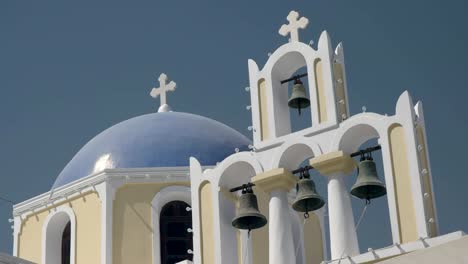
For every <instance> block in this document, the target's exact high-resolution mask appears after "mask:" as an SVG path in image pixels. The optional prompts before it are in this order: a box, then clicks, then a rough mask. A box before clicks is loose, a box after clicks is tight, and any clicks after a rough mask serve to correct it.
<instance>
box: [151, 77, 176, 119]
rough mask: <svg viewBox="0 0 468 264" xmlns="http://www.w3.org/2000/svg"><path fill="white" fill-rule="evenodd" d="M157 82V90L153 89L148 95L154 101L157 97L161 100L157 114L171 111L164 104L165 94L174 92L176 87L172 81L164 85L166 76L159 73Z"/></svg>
mask: <svg viewBox="0 0 468 264" xmlns="http://www.w3.org/2000/svg"><path fill="white" fill-rule="evenodd" d="M158 80H159V88H153V89H152V90H151V92H150V95H151V97H153V98H155V99H156V98H158V96H160V98H161V106H160V107H159V109H158V112H168V111H170V110H171V108H170V107H169V105H167V103H166V92H173V91H175V89H176V86H177V85H176V83H175V82H174V81H170V82H169V83H166V82H167V75H166V74H164V73H161V75H159V78H158Z"/></svg>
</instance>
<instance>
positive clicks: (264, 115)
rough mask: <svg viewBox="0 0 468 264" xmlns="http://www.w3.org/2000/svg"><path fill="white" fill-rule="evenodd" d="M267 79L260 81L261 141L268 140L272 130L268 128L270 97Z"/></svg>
mask: <svg viewBox="0 0 468 264" xmlns="http://www.w3.org/2000/svg"><path fill="white" fill-rule="evenodd" d="M267 92H268V91H267V86H266V81H265V79H260V80H259V81H258V105H259V111H260V128H261V129H260V130H261V140H266V139H268V138H269V137H270V129H269V128H268V96H267Z"/></svg>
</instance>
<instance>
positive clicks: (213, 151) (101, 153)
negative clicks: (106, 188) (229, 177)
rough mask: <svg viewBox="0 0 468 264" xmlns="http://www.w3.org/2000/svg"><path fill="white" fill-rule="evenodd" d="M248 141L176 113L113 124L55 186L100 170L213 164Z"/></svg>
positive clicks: (207, 121)
mask: <svg viewBox="0 0 468 264" xmlns="http://www.w3.org/2000/svg"><path fill="white" fill-rule="evenodd" d="M249 144H250V140H249V139H248V138H246V137H245V136H243V135H242V134H240V133H239V132H237V131H235V130H234V129H232V128H230V127H228V126H226V125H224V124H222V123H220V122H217V121H215V120H212V119H209V118H206V117H202V116H198V115H193V114H187V113H180V112H163V113H153V114H147V115H143V116H138V117H135V118H131V119H129V120H126V121H124V122H121V123H119V124H116V125H114V126H112V127H110V128H108V129H106V130H104V131H103V132H101V133H100V134H99V135H97V136H96V137H94V138H93V139H91V140H90V141H89V142H88V143H87V144H86V145H85V146H84V147H83V148H82V149H81V150H80V151H79V152H78V153H77V154H76V155H75V156H74V157H73V159H72V160H71V161H70V162H69V163H68V164H67V166H65V168H64V169H63V170H62V172H61V173H60V175H59V176H58V178H57V179H56V180H55V183H54V185H53V188H56V187H59V186H62V185H65V184H67V183H70V182H73V181H75V180H77V179H80V178H83V177H86V176H88V175H90V174H92V173H96V172H99V171H102V170H104V169H114V168H147V167H177V166H189V158H190V157H195V158H197V159H198V160H199V161H200V163H201V164H202V165H204V166H209V165H216V163H217V162H220V161H222V160H223V159H224V158H226V157H227V156H229V155H231V154H232V153H234V152H235V149H236V148H239V150H241V151H242V150H247V149H248V145H249Z"/></svg>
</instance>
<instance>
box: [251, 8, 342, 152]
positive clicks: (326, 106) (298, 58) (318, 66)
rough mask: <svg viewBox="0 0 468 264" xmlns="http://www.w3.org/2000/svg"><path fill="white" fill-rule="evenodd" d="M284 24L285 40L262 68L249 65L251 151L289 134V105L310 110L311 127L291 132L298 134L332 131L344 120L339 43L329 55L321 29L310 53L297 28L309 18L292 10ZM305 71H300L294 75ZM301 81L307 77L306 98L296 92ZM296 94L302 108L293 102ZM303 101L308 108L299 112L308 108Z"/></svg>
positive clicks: (299, 92)
mask: <svg viewBox="0 0 468 264" xmlns="http://www.w3.org/2000/svg"><path fill="white" fill-rule="evenodd" d="M287 20H288V24H284V25H283V26H281V28H280V30H279V33H280V34H281V35H283V36H288V35H289V42H288V43H286V44H284V45H282V46H281V47H279V48H278V49H277V50H276V51H275V52H274V53H273V54H271V55H270V57H269V59H268V61H267V62H266V64H265V65H264V66H263V68H262V69H261V70H260V69H259V67H258V65H257V63H256V62H255V61H253V60H249V61H248V66H249V80H250V96H251V102H252V125H253V129H252V131H253V139H254V146H255V148H256V149H261V148H265V147H268V146H272V145H278V144H281V142H284V139H285V138H286V137H287V135H289V134H291V121H290V116H289V109H288V107H292V108H298V109H299V110H300V111H310V112H311V123H312V126H311V127H308V128H305V129H303V130H301V131H297V132H295V133H297V134H299V135H302V136H308V135H312V134H316V133H317V132H318V131H322V130H326V129H330V128H333V127H335V126H336V125H337V124H339V123H340V122H342V121H343V120H345V119H346V118H348V116H349V110H348V98H347V91H346V74H345V67H344V57H343V45H342V44H341V43H340V44H339V45H338V46H337V48H336V50H335V51H333V49H332V47H331V42H330V37H329V35H328V33H327V32H326V31H324V32H322V34H321V36H320V39H319V41H318V45H317V49H314V48H313V47H312V46H311V45H308V44H305V43H303V42H301V41H300V40H299V33H298V30H299V29H305V28H306V26H307V25H308V23H309V21H308V19H307V18H305V17H300V16H299V13H297V12H296V11H291V12H290V13H289V15H288V16H287ZM304 67H305V70H304V72H302V73H300V74H299V75H294V73H295V72H297V71H298V70H300V69H301V68H304ZM301 78H307V81H308V84H309V86H308V87H307V88H306V89H308V91H309V95H310V99H307V98H305V90H304V91H298V89H296V87H297V85H298V84H301V81H300V80H301ZM292 81H294V83H295V85H294V87H293V93H292V97H291V98H290V97H289V95H288V83H289V82H292ZM298 94H299V96H301V97H302V99H304V101H303V102H305V104H302V105H301V104H298V102H297V96H298ZM293 97H294V98H293ZM307 100H310V108H309V109H307V108H306V109H303V107H308V103H307V102H306V101H307ZM288 101H289V104H288Z"/></svg>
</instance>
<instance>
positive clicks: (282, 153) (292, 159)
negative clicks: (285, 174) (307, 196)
mask: <svg viewBox="0 0 468 264" xmlns="http://www.w3.org/2000/svg"><path fill="white" fill-rule="evenodd" d="M321 154H322V150H321V148H320V146H319V145H318V144H317V143H315V142H313V141H310V140H305V139H297V140H291V141H289V143H288V144H285V145H283V146H281V148H280V149H279V150H278V152H277V155H275V157H274V159H273V163H272V166H271V167H272V168H285V169H287V170H289V171H292V170H294V169H297V168H298V167H299V165H300V164H301V163H302V162H303V161H304V160H305V159H308V158H311V157H315V156H319V155H321Z"/></svg>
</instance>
